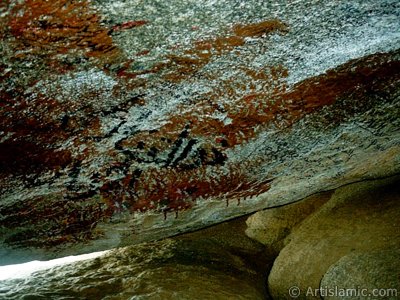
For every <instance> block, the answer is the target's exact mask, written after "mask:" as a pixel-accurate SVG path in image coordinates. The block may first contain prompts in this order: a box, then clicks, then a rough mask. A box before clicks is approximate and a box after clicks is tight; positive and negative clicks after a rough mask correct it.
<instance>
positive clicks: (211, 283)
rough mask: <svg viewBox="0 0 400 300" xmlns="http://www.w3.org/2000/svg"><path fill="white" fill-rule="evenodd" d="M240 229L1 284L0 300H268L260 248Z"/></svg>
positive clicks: (211, 231) (222, 228)
mask: <svg viewBox="0 0 400 300" xmlns="http://www.w3.org/2000/svg"><path fill="white" fill-rule="evenodd" d="M244 227H245V224H244V220H238V221H236V220H235V221H233V222H229V223H227V224H222V225H218V226H216V227H212V228H208V229H206V230H202V231H199V232H194V233H191V234H187V235H183V236H179V237H177V238H174V239H167V240H163V241H159V242H153V243H143V244H140V245H135V246H129V247H126V248H121V249H117V250H112V251H110V252H108V253H107V254H106V255H103V256H100V257H98V258H95V259H94V260H89V261H82V262H79V263H73V264H70V265H65V266H59V267H55V268H53V269H49V270H44V271H41V272H37V273H35V274H34V275H32V276H30V277H28V278H21V279H14V280H6V281H0V298H1V299H18V300H19V299H47V300H53V299H54V300H58V299H85V300H86V299H119V300H123V299H160V300H164V299H171V300H172V299H249V300H253V299H260V300H261V299H266V297H267V295H266V289H265V280H266V278H265V276H264V275H263V274H262V273H263V272H262V271H265V266H266V265H265V264H263V266H262V267H263V268H264V270H261V269H258V268H259V267H260V266H261V265H262V264H261V261H262V260H263V254H262V253H263V247H262V245H261V244H258V243H256V242H255V241H252V240H251V239H249V238H248V237H246V235H245V234H244ZM256 258H257V259H259V260H260V261H259V262H258V263H259V264H258V266H257V265H256V264H253V263H252V262H256ZM264 262H265V261H264Z"/></svg>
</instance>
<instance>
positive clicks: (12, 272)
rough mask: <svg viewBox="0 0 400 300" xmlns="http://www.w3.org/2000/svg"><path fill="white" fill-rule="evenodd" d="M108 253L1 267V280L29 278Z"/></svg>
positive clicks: (102, 252)
mask: <svg viewBox="0 0 400 300" xmlns="http://www.w3.org/2000/svg"><path fill="white" fill-rule="evenodd" d="M107 252H108V250H107V251H100V252H93V253H88V254H82V255H76V256H66V257H62V258H57V259H52V260H48V261H39V260H34V261H30V262H26V263H22V264H14V265H7V266H0V280H10V279H17V278H24V277H28V276H29V275H31V274H32V273H34V272H36V271H41V270H46V269H50V268H53V267H55V266H60V265H65V264H69V263H73V262H77V261H82V260H87V259H93V258H96V257H99V256H101V255H104V254H106V253H107Z"/></svg>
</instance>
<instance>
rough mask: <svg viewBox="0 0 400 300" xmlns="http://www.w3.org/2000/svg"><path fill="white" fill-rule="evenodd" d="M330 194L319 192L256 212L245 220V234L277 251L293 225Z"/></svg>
mask: <svg viewBox="0 0 400 300" xmlns="http://www.w3.org/2000/svg"><path fill="white" fill-rule="evenodd" d="M330 196H331V192H326V193H319V194H316V195H312V196H310V197H307V198H305V199H303V200H301V201H299V202H296V203H291V204H288V205H285V206H281V207H276V208H270V209H266V210H263V211H259V212H256V213H255V214H253V215H251V216H250V217H249V218H248V219H247V221H246V224H247V229H246V234H247V236H249V237H251V238H252V239H254V240H256V241H258V242H260V243H262V244H264V245H266V246H268V248H269V249H270V250H271V251H273V252H275V253H279V251H280V250H281V249H282V248H283V246H284V240H285V238H286V237H287V236H288V235H289V234H290V232H291V231H292V229H293V227H295V226H296V225H298V224H299V223H301V221H303V220H304V219H305V218H306V217H308V216H309V215H310V214H312V213H313V212H314V211H315V210H317V209H318V208H320V207H321V205H323V204H324V203H325V202H326V201H328V200H329V199H330Z"/></svg>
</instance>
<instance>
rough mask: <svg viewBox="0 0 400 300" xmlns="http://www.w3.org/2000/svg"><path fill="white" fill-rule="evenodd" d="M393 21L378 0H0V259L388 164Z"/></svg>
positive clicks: (82, 248) (284, 195) (129, 239)
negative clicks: (0, 242) (346, 0)
mask: <svg viewBox="0 0 400 300" xmlns="http://www.w3.org/2000/svg"><path fill="white" fill-rule="evenodd" d="M399 28H400V3H399V2H398V1H394V0H382V1H375V0H356V1H352V2H351V3H347V2H345V1H339V2H338V1H333V0H322V1H289V0H273V1H268V2H266V1H257V0H249V1H245V2H243V1H236V0H224V1H213V0H207V1H201V2H199V1H192V0H191V1H183V0H179V1H168V2H164V1H159V0H151V1H146V3H144V2H142V1H136V0H118V1H107V0H95V1H91V2H89V1H67V0H55V1H45V0H24V1H10V0H5V1H2V2H1V4H0V37H1V39H2V41H1V43H0V49H1V53H2V58H1V62H0V99H1V103H0V109H1V110H0V197H1V198H0V199H1V200H0V236H1V241H2V244H1V247H0V249H1V250H0V264H6V263H10V262H17V261H26V260H31V259H37V258H49V257H57V256H64V255H68V254H78V253H85V252H90V251H98V250H103V249H109V248H112V247H117V246H124V245H128V244H132V243H139V242H141V241H149V240H156V239H159V238H163V237H166V236H171V235H174V234H177V233H180V232H185V231H191V230H194V229H196V228H201V227H205V226H208V225H210V224H215V223H218V222H221V221H224V220H227V219H231V218H234V217H236V216H240V215H244V214H247V213H250V212H254V211H257V210H260V209H264V208H267V207H273V206H277V205H283V204H287V203H291V202H294V201H297V200H299V199H302V198H304V197H306V196H308V195H311V194H314V193H316V192H320V191H324V190H328V189H334V188H336V187H338V186H341V185H344V184H347V183H351V182H354V181H360V180H366V179H370V178H376V177H382V176H390V175H393V174H397V173H399V172H400V163H399V161H400V143H399V140H400V139H399V136H400V130H399V129H400V119H399V117H398V116H399V115H400V109H399V108H400V101H399V93H400V89H399V83H400V80H399V79H400V61H399V57H400V52H399V51H400V50H399V44H400V43H399V42H400V31H399ZM237 203H240V205H236V204H237ZM175 216H176V217H177V218H175Z"/></svg>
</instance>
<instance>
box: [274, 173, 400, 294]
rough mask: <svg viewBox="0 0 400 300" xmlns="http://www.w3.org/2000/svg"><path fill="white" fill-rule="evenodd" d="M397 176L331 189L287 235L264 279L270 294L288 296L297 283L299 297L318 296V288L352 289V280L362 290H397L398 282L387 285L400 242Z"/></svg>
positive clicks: (393, 273)
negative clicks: (321, 202) (371, 288)
mask: <svg viewBox="0 0 400 300" xmlns="http://www.w3.org/2000/svg"><path fill="white" fill-rule="evenodd" d="M399 179H400V178H399V177H398V176H397V177H392V178H388V179H382V180H375V181H366V182H360V183H355V184H351V185H348V186H345V187H341V188H339V189H337V190H335V192H334V193H333V195H332V198H331V199H330V200H329V201H328V202H327V203H326V204H324V205H323V206H322V207H321V208H320V209H319V210H318V211H317V212H315V213H314V214H313V215H311V216H310V217H308V218H307V219H305V220H304V221H303V222H302V223H301V224H300V225H299V226H298V227H296V228H295V229H294V230H293V232H292V233H291V234H290V235H289V236H288V237H287V238H286V241H285V243H287V245H286V246H285V247H284V248H283V249H282V251H281V252H280V253H279V256H278V257H277V259H276V260H275V262H274V264H273V267H272V270H271V273H270V275H269V278H268V284H269V290H270V293H271V295H272V297H273V298H275V299H283V298H287V297H289V290H290V288H291V287H297V288H299V291H300V292H301V294H300V298H301V299H305V298H308V297H311V296H315V297H317V298H318V297H319V296H320V295H318V294H316V293H315V291H316V290H318V289H319V288H320V286H321V288H322V289H323V288H324V287H325V286H328V287H331V286H334V285H336V283H337V284H338V285H337V288H339V289H340V288H345V287H348V286H351V287H354V285H353V283H354V284H355V283H357V284H358V285H359V287H361V288H370V287H378V286H379V287H380V288H393V289H394V288H396V287H397V286H398V283H396V284H395V285H394V286H390V285H391V284H392V283H393V280H394V278H398V276H399V271H398V269H396V268H392V267H390V266H391V265H392V266H395V265H397V264H398V260H397V257H398V245H400V232H399V230H398V228H399V225H400V223H399V220H400V202H399V196H400V185H399ZM379 253H381V254H379ZM369 258H371V259H372V260H369ZM374 261H375V262H379V261H381V262H382V265H379V266H378V265H374V263H373V262H374ZM347 263H348V264H347ZM381 272H382V273H381ZM361 274H362V275H361ZM378 278H379V279H378ZM321 281H322V282H321ZM342 284H343V285H342ZM380 284H382V286H380Z"/></svg>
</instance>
